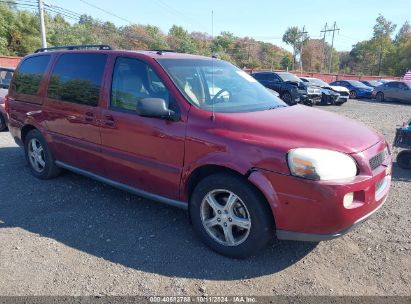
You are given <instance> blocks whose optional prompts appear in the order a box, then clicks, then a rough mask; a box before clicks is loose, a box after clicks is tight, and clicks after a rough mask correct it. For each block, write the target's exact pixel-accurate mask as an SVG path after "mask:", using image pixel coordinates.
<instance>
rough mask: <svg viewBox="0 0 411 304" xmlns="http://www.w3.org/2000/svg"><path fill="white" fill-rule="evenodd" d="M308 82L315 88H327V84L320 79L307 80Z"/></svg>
mask: <svg viewBox="0 0 411 304" xmlns="http://www.w3.org/2000/svg"><path fill="white" fill-rule="evenodd" d="M308 80H309V82H310V83H312V84H314V85H317V86H320V87H328V83H326V82H324V81H322V80H321V79H317V78H308Z"/></svg>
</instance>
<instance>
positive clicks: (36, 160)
mask: <svg viewBox="0 0 411 304" xmlns="http://www.w3.org/2000/svg"><path fill="white" fill-rule="evenodd" d="M24 147H25V154H26V159H27V162H28V164H29V166H30V169H31V172H32V173H33V175H34V176H35V177H37V178H40V179H50V178H53V177H55V176H57V175H58V174H59V173H60V171H61V169H60V168H59V167H58V166H57V165H56V164H55V163H54V158H53V155H52V154H51V152H50V150H49V148H48V146H47V143H46V141H45V139H44V138H43V136H42V135H41V133H40V132H39V131H38V130H31V131H30V132H29V133H28V134H27V136H26V139H25V144H24Z"/></svg>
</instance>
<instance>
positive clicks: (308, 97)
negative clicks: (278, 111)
mask: <svg viewBox="0 0 411 304" xmlns="http://www.w3.org/2000/svg"><path fill="white" fill-rule="evenodd" d="M300 99H301V101H300V102H301V103H307V102H308V103H311V104H319V103H320V102H321V95H317V94H303V95H301V98H300Z"/></svg>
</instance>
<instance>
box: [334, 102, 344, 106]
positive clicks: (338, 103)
mask: <svg viewBox="0 0 411 304" xmlns="http://www.w3.org/2000/svg"><path fill="white" fill-rule="evenodd" d="M343 104H344V103H343V102H336V103H335V105H336V106H339V107H341V106H342V105H343Z"/></svg>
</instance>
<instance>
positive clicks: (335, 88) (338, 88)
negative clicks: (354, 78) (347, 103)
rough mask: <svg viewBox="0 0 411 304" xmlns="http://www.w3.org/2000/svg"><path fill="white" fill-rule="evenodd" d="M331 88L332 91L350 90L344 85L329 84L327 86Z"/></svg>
mask: <svg viewBox="0 0 411 304" xmlns="http://www.w3.org/2000/svg"><path fill="white" fill-rule="evenodd" d="M329 87H330V88H331V89H333V90H334V91H337V92H348V93H349V92H350V90H348V89H347V88H345V87H342V86H334V85H330V86H329Z"/></svg>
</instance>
